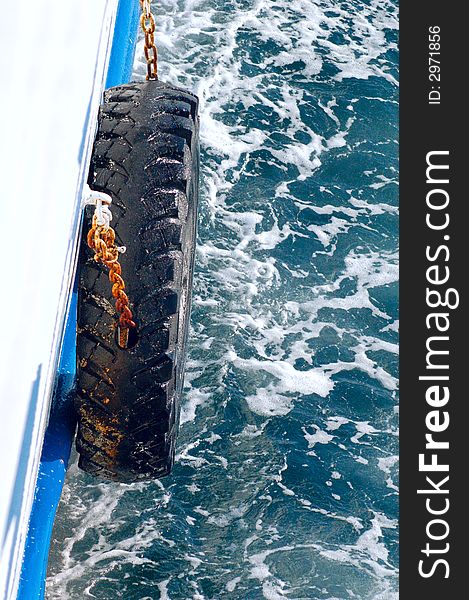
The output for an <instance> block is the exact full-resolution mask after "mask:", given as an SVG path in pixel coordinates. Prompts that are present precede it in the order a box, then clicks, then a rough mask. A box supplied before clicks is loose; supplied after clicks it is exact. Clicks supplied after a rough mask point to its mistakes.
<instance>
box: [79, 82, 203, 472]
mask: <svg viewBox="0 0 469 600" xmlns="http://www.w3.org/2000/svg"><path fill="white" fill-rule="evenodd" d="M197 109H198V100H197V98H196V96H194V95H193V94H190V93H189V92H187V91H184V90H181V89H178V88H176V87H174V86H171V85H168V84H165V83H162V82H155V81H149V82H144V83H133V84H128V85H123V86H119V87H115V88H112V89H110V90H108V91H107V92H106V93H105V95H104V103H103V105H102V107H101V110H100V115H99V125H98V132H97V137H96V141H95V144H94V149H93V157H92V161H91V168H90V174H89V178H88V183H89V185H90V187H91V188H92V189H94V190H99V191H103V192H106V193H108V194H110V195H111V196H112V205H111V210H112V215H113V220H112V222H111V225H112V227H113V228H114V229H115V231H116V242H117V244H118V245H123V246H126V248H127V250H126V252H125V253H124V254H121V255H120V262H121V265H122V275H123V277H124V280H125V283H126V292H127V293H128V296H129V299H130V303H131V304H130V308H131V310H132V312H133V314H134V319H135V321H136V323H137V342H136V344H135V345H134V346H133V347H132V348H129V349H122V348H120V347H119V345H118V344H117V337H116V324H117V317H116V312H115V308H114V301H113V299H112V296H111V283H110V282H109V278H108V269H107V268H106V267H104V266H103V265H101V264H98V263H96V262H95V261H94V259H93V252H92V251H91V250H90V249H89V248H88V246H87V244H86V234H87V232H88V230H89V227H90V224H91V217H92V214H93V209H92V208H91V207H88V208H87V210H86V214H85V219H84V228H83V236H82V244H81V249H80V258H79V293H78V302H79V303H78V330H77V336H78V338H77V397H76V403H75V406H76V410H77V416H78V432H77V439H76V447H77V450H78V452H79V455H80V457H79V466H80V468H81V469H83V470H85V471H87V472H88V473H92V474H94V475H97V476H99V477H101V478H104V479H110V480H114V481H120V482H125V483H131V482H133V481H138V480H142V479H153V478H159V477H163V476H164V475H167V474H168V473H169V472H170V471H171V468H172V465H173V462H174V451H175V442H176V434H177V429H178V425H179V412H180V396H181V391H182V385H183V374H184V361H185V352H186V349H185V347H186V340H187V331H188V326H189V315H190V296H191V289H192V274H193V267H194V253H195V237H196V222H197V200H198V177H199V173H198V171H199V146H198V143H199V142H198V130H199V122H198V115H197ZM130 339H131V341H132V338H130Z"/></svg>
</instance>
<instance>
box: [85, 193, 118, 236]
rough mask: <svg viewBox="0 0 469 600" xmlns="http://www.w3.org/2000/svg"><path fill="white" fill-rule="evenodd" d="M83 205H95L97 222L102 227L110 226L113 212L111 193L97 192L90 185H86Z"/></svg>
mask: <svg viewBox="0 0 469 600" xmlns="http://www.w3.org/2000/svg"><path fill="white" fill-rule="evenodd" d="M83 191H84V194H83V206H95V207H96V208H95V211H94V214H95V216H96V222H97V224H98V225H99V226H100V227H102V226H104V227H109V226H110V223H111V221H112V213H111V209H110V208H109V206H110V204H111V202H112V198H111V196H109V194H104V193H103V192H96V191H95V190H92V189H91V188H90V186H89V185H86V184H85V186H84V189H83Z"/></svg>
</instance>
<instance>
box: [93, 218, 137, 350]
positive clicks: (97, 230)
mask: <svg viewBox="0 0 469 600" xmlns="http://www.w3.org/2000/svg"><path fill="white" fill-rule="evenodd" d="M115 239H116V232H115V231H114V229H113V228H112V227H109V226H108V225H98V217H97V215H96V214H95V215H94V216H93V223H92V226H91V229H90V230H89V232H88V236H87V242H88V246H89V247H90V248H91V249H92V250H94V252H95V255H94V259H95V261H96V262H99V261H101V262H102V263H103V264H104V265H105V266H106V267H108V269H109V281H110V282H111V283H112V284H113V285H112V295H113V297H114V298H116V310H117V312H118V314H119V325H120V329H121V330H120V337H121V339H120V343H121V345H122V346H123V347H126V346H127V340H128V330H129V328H130V327H136V324H135V322H134V321H133V315H132V311H131V310H130V308H129V298H128V296H127V294H126V293H125V291H124V290H125V282H124V279H123V278H122V267H121V265H120V263H119V248H117V246H116V243H115Z"/></svg>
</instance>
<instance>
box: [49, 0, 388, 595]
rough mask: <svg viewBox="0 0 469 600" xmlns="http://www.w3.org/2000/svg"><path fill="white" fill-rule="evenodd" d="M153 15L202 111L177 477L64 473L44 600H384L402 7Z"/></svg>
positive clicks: (182, 9)
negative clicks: (116, 478) (132, 479)
mask: <svg viewBox="0 0 469 600" xmlns="http://www.w3.org/2000/svg"><path fill="white" fill-rule="evenodd" d="M154 12H155V15H156V22H157V43H158V47H159V68H160V76H161V78H162V79H163V80H166V81H170V82H172V83H175V84H178V85H180V86H183V87H187V88H189V89H191V90H193V91H195V92H196V93H197V94H198V96H199V98H200V101H201V107H200V112H201V145H202V156H201V160H202V175H201V205H200V220H199V233H198V248H197V264H196V274H195V283H194V286H195V287H194V302H193V312H192V328H191V334H190V348H189V357H188V365H187V375H186V386H185V392H184V399H183V408H182V419H181V421H182V427H181V432H180V436H179V442H178V449H177V459H176V464H175V468H174V472H173V474H172V475H171V476H170V477H167V478H166V479H164V480H162V481H156V482H152V483H145V484H143V483H142V484H136V485H131V486H127V485H119V484H111V483H99V482H97V481H96V480H94V479H93V478H91V477H89V476H87V475H85V474H83V473H81V472H79V471H78V469H77V467H76V457H75V458H74V459H73V460H72V466H71V469H70V471H69V475H68V478H67V481H66V485H65V489H64V494H63V499H62V502H61V504H60V508H59V513H58V517H57V522H56V526H55V529H54V540H53V543H52V549H51V556H50V563H49V578H48V582H47V597H48V598H50V599H60V600H64V599H68V598H70V599H72V600H81V599H83V598H100V599H103V600H113V599H116V598H123V599H125V600H134V599H135V600H137V599H138V600H154V599H158V598H161V599H172V600H183V599H189V598H190V599H194V600H202V599H207V600H209V599H210V600H217V599H219V598H231V599H233V600H244V599H249V600H251V599H252V600H257V599H263V598H266V599H268V600H280V599H283V598H289V599H305V600H306V599H311V600H313V599H314V600H345V599H359V600H371V599H375V600H378V599H381V600H385V599H386V600H390V599H395V598H397V577H398V537H397V536H398V529H397V518H398V504H397V500H398V488H397V484H398V481H397V446H398V438H397V425H398V412H397V382H398V380H397V377H398V372H397V368H398V363H397V358H398V354H397V352H398V304H397V285H398V282H397V280H398V267H397V260H398V255H397V244H398V239H397V235H398V213H397V199H398V195H397V193H398V189H397V168H398V162H397V161H398V155H397V134H398V120H397V118H398V117H397V110H398V84H397V76H398V74H397V60H398V52H397V35H398V32H397V26H398V22H397V3H396V1H394V0H344V1H339V0H249V1H248V0H159V1H158V2H157V3H156V4H155V6H154ZM142 56H143V51H142V47H141V44H140V45H139V47H138V50H137V60H136V63H135V73H134V76H135V78H137V79H142V78H143V77H144V73H145V66H144V64H143V62H142Z"/></svg>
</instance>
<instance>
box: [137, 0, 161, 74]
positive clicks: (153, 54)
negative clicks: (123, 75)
mask: <svg viewBox="0 0 469 600" xmlns="http://www.w3.org/2000/svg"><path fill="white" fill-rule="evenodd" d="M140 6H141V7H142V16H141V17H140V26H141V28H142V31H143V34H144V36H145V45H144V51H145V60H146V61H147V81H150V80H156V79H158V51H157V50H156V46H155V29H156V25H155V19H154V17H153V15H152V14H151V4H150V0H140Z"/></svg>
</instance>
